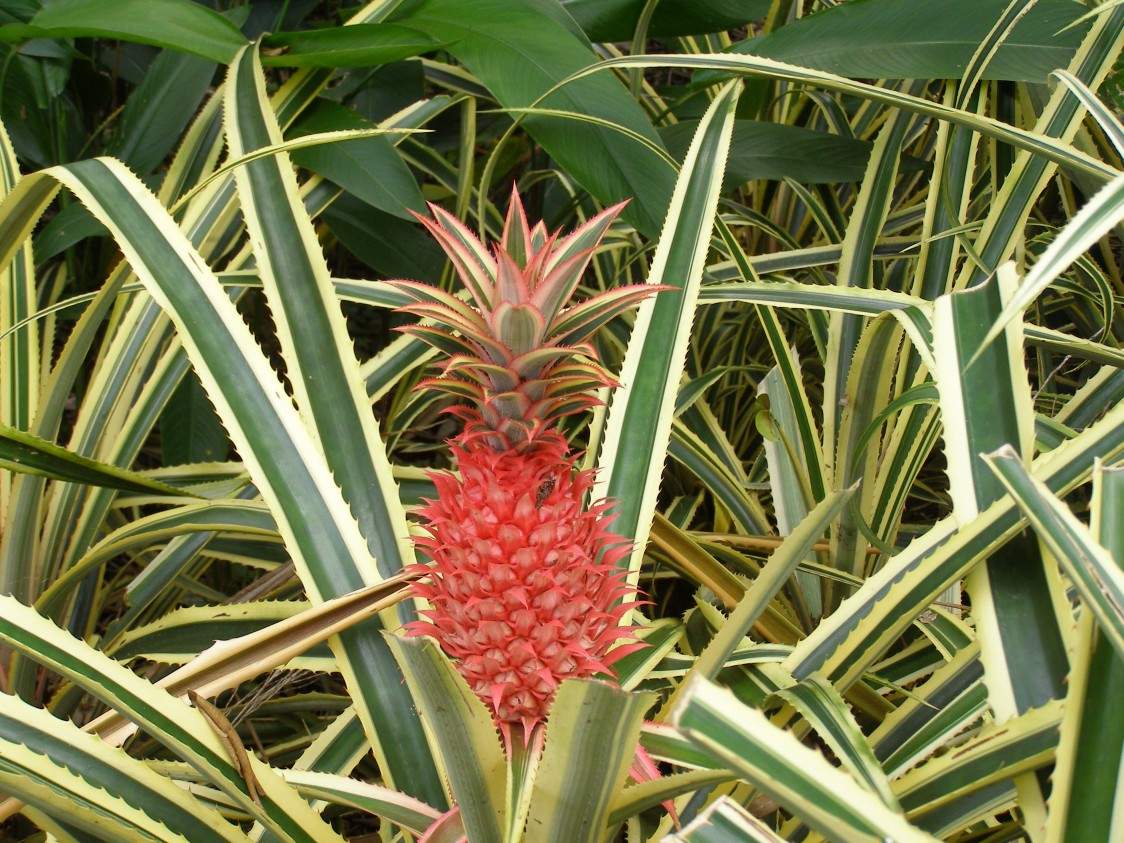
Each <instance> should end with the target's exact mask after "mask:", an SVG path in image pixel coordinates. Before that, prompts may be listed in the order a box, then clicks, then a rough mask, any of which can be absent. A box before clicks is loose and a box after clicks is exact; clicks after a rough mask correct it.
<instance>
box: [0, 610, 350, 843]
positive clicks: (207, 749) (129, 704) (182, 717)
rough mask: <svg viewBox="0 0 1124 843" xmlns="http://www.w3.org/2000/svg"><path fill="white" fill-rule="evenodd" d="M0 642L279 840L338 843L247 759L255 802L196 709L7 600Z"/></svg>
mask: <svg viewBox="0 0 1124 843" xmlns="http://www.w3.org/2000/svg"><path fill="white" fill-rule="evenodd" d="M0 640H3V641H4V642H5V643H6V644H7V645H8V646H9V647H11V648H13V649H15V650H18V651H19V652H21V653H23V654H24V655H25V656H27V657H29V658H32V659H34V660H35V661H37V662H39V663H40V664H42V665H44V666H45V667H47V668H50V669H51V670H53V671H55V672H56V673H59V674H61V675H62V676H64V677H65V678H67V679H69V680H70V681H71V682H73V683H75V684H76V685H78V686H80V687H81V688H83V689H84V690H85V691H86V692H87V693H89V694H91V695H92V696H94V697H95V698H97V699H99V700H101V701H102V702H103V703H105V704H106V705H107V706H109V708H110V709H112V710H113V711H114V712H116V713H117V714H119V715H120V716H123V717H126V718H128V719H129V720H131V721H132V722H133V723H135V724H136V725H137V726H139V727H140V728H142V729H144V731H145V732H147V733H148V734H149V735H151V736H152V737H153V738H155V739H156V740H158V741H160V742H161V743H162V744H163V745H164V746H165V747H166V748H167V749H168V750H169V751H171V752H173V753H174V754H175V755H177V756H178V757H180V758H182V759H183V760H185V761H187V762H189V763H190V764H191V765H192V767H194V768H195V769H196V770H198V771H199V772H200V773H201V774H202V775H203V776H205V777H206V779H207V780H208V781H209V782H211V783H212V784H213V785H215V786H216V787H217V788H219V789H220V790H221V791H222V792H223V793H225V794H226V795H227V796H229V797H230V798H232V799H234V800H235V802H236V803H237V804H238V806H239V807H240V808H242V809H243V810H245V811H247V812H248V813H249V814H250V815H251V816H252V817H254V818H255V819H257V820H258V821H259V822H261V823H262V824H263V825H265V826H267V827H268V828H270V829H271V830H273V831H274V832H275V833H276V834H277V835H278V836H279V837H280V838H281V839H282V840H291V841H308V843H318V842H319V841H332V840H339V839H340V838H339V837H338V835H336V834H335V832H333V831H332V829H331V828H330V827H329V826H327V825H326V824H325V823H324V822H322V821H321V820H320V818H319V817H318V816H317V815H316V814H315V813H314V812H313V811H312V810H311V809H310V808H309V806H308V803H307V802H305V801H304V800H303V799H301V797H300V796H298V795H297V793H296V792H295V791H294V790H293V789H292V788H290V787H289V786H288V785H286V784H285V783H284V782H283V781H282V780H281V779H280V778H279V777H278V776H277V774H276V773H275V772H274V771H273V770H272V769H271V768H270V767H268V766H267V765H266V764H264V763H262V762H261V761H258V760H257V758H256V757H255V756H253V755H250V756H249V763H250V765H251V769H252V771H253V775H254V777H255V778H256V779H257V788H256V789H257V790H258V791H259V792H258V794H257V796H258V798H257V799H255V798H254V796H253V795H252V794H251V785H250V784H249V783H247V781H246V779H245V778H244V777H243V775H242V772H241V771H240V770H239V768H238V766H237V764H236V763H235V762H234V760H233V759H232V758H231V756H230V753H229V750H228V748H227V747H226V746H225V745H224V744H223V743H222V741H220V740H219V738H218V736H217V735H216V733H215V731H214V728H213V727H212V725H211V724H210V721H208V720H207V719H206V718H205V717H204V716H203V715H202V714H200V713H199V712H198V711H197V710H195V709H194V708H192V707H191V706H189V705H188V704H187V703H185V702H183V701H182V700H180V699H178V698H177V697H175V696H173V695H172V694H170V693H168V692H167V691H166V690H164V689H163V688H159V687H157V686H155V685H153V684H151V683H150V682H148V681H147V680H145V679H142V678H141V677H139V676H136V675H135V674H133V673H132V672H131V671H129V670H128V669H127V668H126V667H124V666H123V665H121V664H120V663H118V662H116V661H114V660H113V659H111V658H110V657H108V656H106V655H105V654H103V653H101V652H99V651H97V650H95V649H93V648H92V647H89V646H88V645H86V644H84V643H83V642H81V641H79V640H78V639H76V638H74V637H73V636H72V635H70V634H69V633H67V632H64V631H62V630H61V629H59V628H58V627H57V626H55V625H54V624H53V623H51V622H50V621H49V620H47V619H45V618H44V617H42V616H41V615H38V614H36V613H35V611H34V610H32V609H30V608H28V607H27V606H24V605H23V604H21V603H20V602H19V601H17V600H15V599H14V598H12V597H9V596H4V597H0ZM9 792H11V791H9Z"/></svg>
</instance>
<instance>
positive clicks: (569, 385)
mask: <svg viewBox="0 0 1124 843" xmlns="http://www.w3.org/2000/svg"><path fill="white" fill-rule="evenodd" d="M624 205H625V203H624V202H622V203H620V204H618V205H614V206H612V207H611V208H607V209H605V210H604V211H602V212H601V213H599V214H597V215H596V216H595V217H593V218H591V219H589V220H588V221H587V222H585V223H584V224H583V225H581V226H579V227H578V228H576V229H575V230H574V231H572V232H571V233H569V234H568V235H566V236H564V237H561V236H559V233H558V232H555V233H553V234H551V233H548V232H547V229H546V226H545V225H544V224H543V223H542V222H541V221H540V222H538V223H536V224H535V225H534V226H533V227H532V226H531V225H530V224H529V223H528V222H527V215H526V213H525V211H524V209H523V203H522V201H521V200H520V198H519V194H518V192H517V191H516V190H515V189H514V188H513V189H512V194H511V204H510V205H509V207H508V212H507V218H506V219H505V221H504V227H503V234H502V236H501V240H500V242H498V243H496V244H494V245H493V247H492V249H491V250H489V249H488V248H487V247H486V246H485V244H484V243H482V242H481V241H480V240H479V239H478V238H477V237H476V236H475V235H474V234H473V233H472V232H471V231H469V229H468V228H467V227H466V226H465V225H464V224H463V223H461V222H460V220H458V219H457V218H456V217H454V216H453V215H452V214H450V213H449V212H448V211H445V210H444V209H442V208H440V207H438V206H437V205H433V204H430V206H429V208H430V211H431V212H432V214H433V219H428V218H426V217H423V216H421V215H418V214H415V216H416V217H417V219H418V220H419V221H420V222H421V223H422V225H424V226H425V227H426V229H427V230H428V231H429V232H430V234H432V235H433V237H434V239H436V240H437V242H438V243H439V244H440V246H441V248H442V249H443V250H444V251H445V254H446V255H448V257H449V260H450V261H451V262H452V265H453V267H454V269H455V270H456V273H457V275H458V277H459V278H460V280H461V283H462V284H463V285H464V287H465V289H466V290H467V292H468V298H467V300H465V299H464V298H462V297H458V296H455V295H452V294H450V293H448V292H446V291H444V290H441V289H439V288H437V287H433V286H432V285H429V284H424V283H421V282H418V281H391V282H389V283H390V284H391V285H393V286H394V287H395V288H396V289H398V290H399V291H400V292H402V293H403V294H405V295H406V296H408V297H409V298H410V299H411V300H412V301H411V302H410V303H409V304H407V305H404V306H402V307H400V308H399V310H401V311H403V312H406V313H411V314H413V315H415V316H418V317H421V318H422V320H423V321H422V323H420V324H414V325H409V326H406V327H404V328H400V329H399V330H402V331H404V332H406V333H409V334H412V335H413V336H415V337H417V338H418V339H420V340H423V341H424V342H426V343H428V344H430V345H432V346H433V347H435V348H437V349H438V350H439V351H441V352H442V353H444V354H445V355H447V357H446V359H445V360H444V361H443V363H442V364H441V372H440V375H439V376H437V377H434V378H430V379H428V380H426V381H424V382H423V384H424V385H426V386H431V387H435V388H437V389H440V390H442V391H444V392H447V393H450V394H452V395H455V396H457V397H458V398H461V399H462V400H464V401H466V402H467V403H468V405H469V406H464V405H462V406H459V407H454V408H452V409H451V410H450V412H452V413H454V414H456V415H458V416H460V418H462V419H463V420H464V421H465V422H466V435H467V436H468V437H474V436H480V437H483V438H485V439H486V440H487V441H488V443H489V444H490V445H491V446H492V447H493V448H495V449H496V450H506V449H510V448H515V449H522V448H525V447H529V446H531V445H533V444H534V443H535V442H536V440H537V439H538V438H539V437H540V436H541V435H542V434H543V433H544V432H546V431H549V430H552V429H553V427H554V426H555V424H556V423H557V421H558V420H559V419H561V418H563V417H565V416H569V415H573V414H575V413H580V412H583V411H585V410H587V409H589V408H590V407H594V406H596V405H597V404H598V403H600V402H599V400H598V399H597V397H596V395H595V392H596V390H597V389H598V388H599V387H602V386H611V385H613V384H614V383H615V382H614V380H613V378H612V377H611V376H610V375H609V373H608V372H607V371H606V370H605V369H604V367H603V366H602V365H601V363H600V362H599V360H598V358H597V352H596V350H595V349H594V347H593V346H592V345H591V344H590V342H589V339H590V337H591V336H592V335H593V334H594V332H595V331H597V329H598V328H600V327H601V326H603V325H605V324H606V323H607V322H609V321H610V320H611V319H613V317H615V316H617V315H618V314H620V313H622V312H623V311H625V310H627V309H628V308H630V307H632V306H634V305H636V304H638V303H639V302H640V301H642V300H643V299H644V298H646V297H647V296H649V295H651V294H652V293H654V292H657V291H658V290H660V289H663V288H662V287H659V286H656V285H650V284H632V285H627V286H623V287H617V288H614V289H612V290H607V291H605V292H603V293H599V294H598V295H595V296H592V297H591V298H588V299H586V300H584V301H581V302H573V301H571V299H572V297H573V296H574V293H575V292H576V291H577V288H578V285H579V283H580V281H581V277H582V274H583V273H584V272H585V269H586V267H587V266H588V265H589V261H590V259H591V258H592V257H593V253H594V251H595V250H596V249H597V247H598V245H600V243H601V240H602V238H603V237H604V236H605V233H606V232H607V231H608V229H609V226H610V225H611V224H612V222H613V220H614V219H616V217H617V215H618V214H619V213H620V211H621V209H622V208H623V207H624Z"/></svg>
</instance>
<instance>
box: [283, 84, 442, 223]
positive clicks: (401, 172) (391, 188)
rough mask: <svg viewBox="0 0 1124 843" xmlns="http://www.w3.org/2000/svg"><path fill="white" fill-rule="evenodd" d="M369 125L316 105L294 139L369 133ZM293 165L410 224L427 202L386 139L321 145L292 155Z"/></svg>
mask: <svg viewBox="0 0 1124 843" xmlns="http://www.w3.org/2000/svg"><path fill="white" fill-rule="evenodd" d="M370 127H371V124H370V123H368V122H367V121H366V120H364V119H363V118H362V117H360V116H359V115H358V114H356V113H355V112H354V111H352V110H351V109H349V108H345V107H344V106H342V105H339V104H338V103H334V102H330V101H328V100H320V101H319V102H317V104H316V106H315V108H314V109H312V111H311V112H310V113H309V114H308V115H307V116H306V117H305V118H304V119H302V120H301V121H300V122H299V123H298V124H297V125H296V126H295V127H294V129H293V131H292V133H291V134H292V136H294V137H296V136H300V135H310V134H314V133H316V132H334V131H338V130H341V129H369V128H370ZM292 159H293V163H295V164H297V165H298V166H301V167H306V168H307V169H309V170H312V171H313V172H314V173H317V174H319V175H321V176H323V177H324V178H326V179H328V180H329V181H331V182H333V183H335V184H337V185H339V186H340V187H342V188H344V189H345V190H346V191H347V192H348V193H351V194H352V195H354V196H357V197H359V198H360V199H362V200H363V201H364V202H366V203H367V204H368V205H371V206H373V207H375V208H378V209H379V210H382V211H386V212H387V213H389V214H394V215H395V216H398V217H402V218H403V219H411V217H410V213H409V212H410V211H417V212H418V213H421V212H422V211H424V210H425V201H424V200H423V199H422V195H421V190H419V189H418V184H417V182H416V181H415V180H414V176H413V174H412V173H411V172H410V168H409V167H407V166H406V164H405V162H404V161H403V160H402V158H401V157H400V156H399V155H398V152H397V151H396V150H395V148H394V144H392V143H391V142H390V141H389V140H387V139H386V138H385V137H372V138H362V139H360V140H349V141H341V142H338V143H325V144H320V145H318V146H311V147H306V148H305V149H301V150H296V151H294V152H293V153H292Z"/></svg>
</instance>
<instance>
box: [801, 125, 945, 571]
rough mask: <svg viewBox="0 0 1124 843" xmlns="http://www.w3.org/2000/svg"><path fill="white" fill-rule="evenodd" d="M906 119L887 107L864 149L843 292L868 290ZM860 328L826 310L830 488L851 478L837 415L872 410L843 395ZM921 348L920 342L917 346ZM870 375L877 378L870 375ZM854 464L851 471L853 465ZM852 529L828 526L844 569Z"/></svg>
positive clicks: (839, 279)
mask: <svg viewBox="0 0 1124 843" xmlns="http://www.w3.org/2000/svg"><path fill="white" fill-rule="evenodd" d="M911 120H912V116H911V115H910V114H909V113H908V112H905V111H894V112H891V113H890V115H889V117H888V119H887V120H886V122H885V124H883V126H882V128H881V129H879V131H878V137H877V138H876V139H875V141H874V147H873V148H872V149H871V151H870V158H869V159H868V160H867V165H866V170H865V171H864V173H863V179H862V183H861V185H860V186H859V192H858V195H857V196H856V197H855V203H854V206H853V207H852V208H851V216H850V219H849V220H848V221H847V230H846V233H845V235H844V238H843V243H842V246H843V253H842V255H840V258H839V269H838V273H837V275H836V283H835V286H836V289H837V290H838V291H839V292H840V293H843V294H844V295H846V294H848V293H850V292H851V291H852V290H855V289H870V288H872V287H873V286H874V277H873V261H874V246H875V244H876V242H877V240H878V235H879V234H880V233H881V232H882V228H883V226H884V225H885V224H886V218H887V216H888V215H889V212H890V207H891V205H892V204H893V199H894V186H895V182H896V180H897V175H898V161H899V159H900V158H901V147H902V142H903V141H904V138H905V132H906V129H907V128H908V127H909V124H910V122H911ZM862 329H863V322H862V319H861V318H860V317H858V316H857V315H855V314H852V313H845V312H839V311H838V310H833V311H832V312H831V313H830V316H829V320H828V340H827V350H826V353H825V356H824V391H823V442H824V448H823V451H824V462H825V465H826V473H827V475H828V476H829V477H831V478H832V479H833V481H834V484H835V487H836V488H843V487H844V486H848V485H850V484H851V483H852V482H853V480H852V479H850V478H849V476H848V468H850V467H851V466H850V459H849V454H848V449H847V442H846V439H845V438H843V437H842V436H841V435H840V434H841V428H842V426H843V417H844V415H845V414H846V413H847V411H850V414H851V415H854V413H856V412H858V413H864V412H867V411H868V410H871V409H874V408H873V405H871V404H865V403H864V402H863V401H861V400H860V399H859V398H858V396H855V395H848V391H847V390H848V386H850V385H851V384H850V383H849V381H850V375H851V366H852V365H853V364H854V363H855V362H857V361H855V360H854V358H855V352H856V349H857V348H858V347H859V339H860V336H861V335H862V334H864V333H865V332H864V331H863V330H862ZM923 350H924V348H923V347H922V348H921V349H919V351H923ZM883 367H884V368H885V366H883ZM874 380H881V378H878V377H876V378H874ZM848 399H850V400H848ZM854 468H855V469H856V470H857V466H854ZM847 518H848V516H844V522H845V521H846V520H847ZM856 533H857V531H856V530H855V529H854V527H853V526H848V525H846V524H845V523H841V524H840V525H839V527H838V528H837V529H836V530H834V531H833V535H832V552H833V554H835V555H836V564H837V565H838V566H839V567H840V568H843V569H845V570H853V569H854V566H853V564H852V559H851V557H852V556H853V555H854V553H855V550H856V548H855V547H854V536H855V535H856Z"/></svg>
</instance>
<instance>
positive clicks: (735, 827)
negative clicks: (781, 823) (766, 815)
mask: <svg viewBox="0 0 1124 843" xmlns="http://www.w3.org/2000/svg"><path fill="white" fill-rule="evenodd" d="M783 840H784V838H783V837H781V836H780V835H779V834H777V833H776V832H775V831H773V830H772V829H771V828H769V826H767V825H765V823H763V822H761V820H759V819H757V817H755V816H753V814H751V813H749V811H747V810H746V809H745V808H743V807H742V806H741V805H739V804H738V803H737V802H736V801H734V800H733V799H731V798H730V797H728V796H723V797H720V798H719V799H716V800H715V801H714V802H712V803H711V804H710V805H709V806H707V808H706V809H705V810H704V811H702V812H701V813H700V814H699V815H698V816H697V817H695V819H693V820H692V821H691V822H690V823H689V824H688V825H686V826H684V828H683V829H682V830H681V831H679V832H678V833H677V834H672V835H669V836H667V837H665V838H664V841H665V843H782V841H783Z"/></svg>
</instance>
